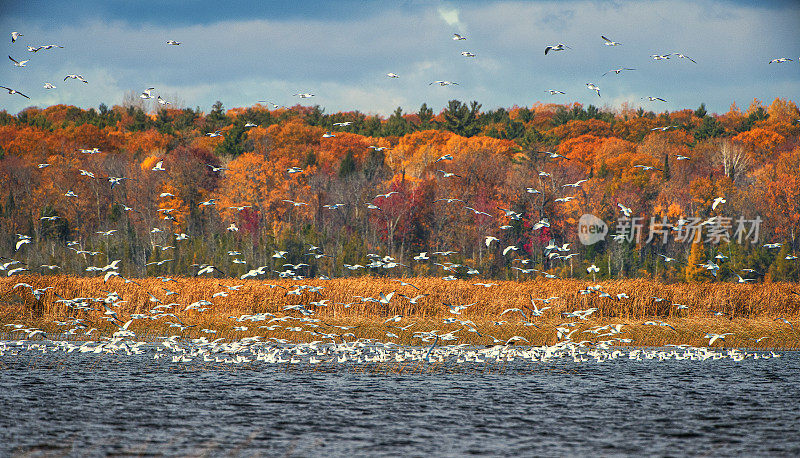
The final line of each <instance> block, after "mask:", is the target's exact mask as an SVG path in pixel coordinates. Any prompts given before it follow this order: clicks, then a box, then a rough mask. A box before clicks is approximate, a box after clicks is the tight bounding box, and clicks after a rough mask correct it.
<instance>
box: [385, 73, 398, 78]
mask: <svg viewBox="0 0 800 458" xmlns="http://www.w3.org/2000/svg"><path fill="white" fill-rule="evenodd" d="M386 76H388V77H389V78H400V76H398V75H397V73H391V72H390V73H387V74H386Z"/></svg>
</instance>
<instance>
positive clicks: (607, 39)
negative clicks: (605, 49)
mask: <svg viewBox="0 0 800 458" xmlns="http://www.w3.org/2000/svg"><path fill="white" fill-rule="evenodd" d="M600 38H602V39H603V41H605V43H603V44H604V45H606V46H619V45H621V44H622V43H620V42H618V41H614V40H611V39H609V38H607V37H606V36H604V35H600Z"/></svg>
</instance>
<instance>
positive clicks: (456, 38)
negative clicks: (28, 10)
mask: <svg viewBox="0 0 800 458" xmlns="http://www.w3.org/2000/svg"><path fill="white" fill-rule="evenodd" d="M14 33H16V32H14ZM466 39H467V37H465V36H463V35H459V34H457V33H454V34H453V40H456V41H458V40H466Z"/></svg>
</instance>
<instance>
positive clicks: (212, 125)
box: [205, 100, 230, 132]
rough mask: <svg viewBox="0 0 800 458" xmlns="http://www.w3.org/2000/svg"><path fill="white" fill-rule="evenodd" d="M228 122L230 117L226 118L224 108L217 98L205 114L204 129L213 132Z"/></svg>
mask: <svg viewBox="0 0 800 458" xmlns="http://www.w3.org/2000/svg"><path fill="white" fill-rule="evenodd" d="M229 123H230V119H228V117H227V116H226V115H225V109H224V107H223V106H222V102H220V101H219V100H217V101H216V102H214V105H211V112H210V113H208V115H207V116H206V119H205V124H206V130H208V131H211V132H213V131H215V130H219V128H221V127H223V126H225V125H227V124H229Z"/></svg>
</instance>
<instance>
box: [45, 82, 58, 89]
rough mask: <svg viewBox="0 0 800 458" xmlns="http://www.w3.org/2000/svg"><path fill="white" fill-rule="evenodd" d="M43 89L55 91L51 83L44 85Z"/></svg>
mask: <svg viewBox="0 0 800 458" xmlns="http://www.w3.org/2000/svg"><path fill="white" fill-rule="evenodd" d="M44 88H45V89H55V88H56V87H55V86H53V84H52V83H44Z"/></svg>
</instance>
